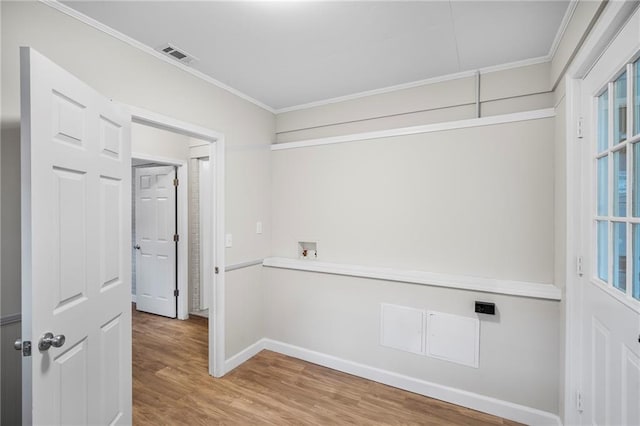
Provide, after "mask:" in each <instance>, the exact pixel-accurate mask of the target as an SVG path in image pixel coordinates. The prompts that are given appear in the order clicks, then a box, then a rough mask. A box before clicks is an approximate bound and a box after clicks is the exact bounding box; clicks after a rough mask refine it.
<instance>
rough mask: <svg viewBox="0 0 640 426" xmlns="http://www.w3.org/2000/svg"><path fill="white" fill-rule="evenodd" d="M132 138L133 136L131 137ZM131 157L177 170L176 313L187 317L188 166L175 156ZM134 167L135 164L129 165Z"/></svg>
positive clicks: (134, 154)
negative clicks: (178, 183)
mask: <svg viewBox="0 0 640 426" xmlns="http://www.w3.org/2000/svg"><path fill="white" fill-rule="evenodd" d="M132 140H133V138H132ZM131 159H136V160H144V161H149V162H154V163H162V164H166V165H168V166H175V167H177V170H178V181H179V182H182V183H183V184H182V185H178V194H177V196H176V201H177V203H178V235H180V239H179V240H178V262H177V265H176V267H177V271H178V311H177V313H176V315H177V317H178V319H179V320H186V319H189V206H188V201H189V195H188V193H187V184H186V183H187V182H188V180H187V179H188V176H187V175H188V166H187V162H186V161H184V160H179V159H176V158H167V157H161V156H158V155H149V154H143V153H140V152H131ZM131 167H132V168H135V166H131Z"/></svg>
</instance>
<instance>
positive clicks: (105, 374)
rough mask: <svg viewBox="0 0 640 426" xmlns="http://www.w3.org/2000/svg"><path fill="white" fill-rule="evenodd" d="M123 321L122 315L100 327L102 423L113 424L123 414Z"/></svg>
mask: <svg viewBox="0 0 640 426" xmlns="http://www.w3.org/2000/svg"><path fill="white" fill-rule="evenodd" d="M121 343H122V321H121V318H120V315H118V316H117V317H116V318H114V319H113V320H111V321H109V322H108V323H107V324H105V325H104V326H102V327H101V329H100V352H101V353H100V359H101V363H100V385H101V386H100V387H101V392H100V395H101V397H102V401H101V409H102V413H101V414H102V415H101V417H102V424H112V423H113V422H114V421H115V420H117V419H118V417H120V416H121V415H122V389H121V384H120V379H121V374H120V372H121V368H122V366H121V365H120V362H121V360H122V344H121Z"/></svg>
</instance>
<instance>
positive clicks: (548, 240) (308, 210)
mask: <svg viewBox="0 0 640 426" xmlns="http://www.w3.org/2000/svg"><path fill="white" fill-rule="evenodd" d="M553 125H554V124H553V119H542V120H534V121H522V122H516V123H507V124H501V125H495V126H484V127H476V128H468V129H460V130H451V131H445V132H437V133H427V134H419V135H412V136H400V137H394V138H386V139H376V140H368V141H360V142H351V143H344V144H337V145H324V146H316V147H310V148H297V149H287V150H279V151H274V153H273V178H272V179H273V232H274V234H273V250H272V253H273V255H274V256H282V257H297V243H298V241H315V240H319V259H320V260H323V261H328V262H342V263H352V264H362V265H372V266H384V267H398V268H406V269H418V270H425V271H430V272H442V273H452V274H459V275H474V276H482V277H491V278H498V279H513V280H521V281H533V282H540V283H552V282H553V174H554V173H553V130H554V127H553Z"/></svg>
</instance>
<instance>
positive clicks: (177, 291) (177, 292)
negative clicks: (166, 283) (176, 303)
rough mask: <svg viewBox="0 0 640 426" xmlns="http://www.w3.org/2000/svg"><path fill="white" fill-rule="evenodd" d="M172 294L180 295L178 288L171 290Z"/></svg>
mask: <svg viewBox="0 0 640 426" xmlns="http://www.w3.org/2000/svg"><path fill="white" fill-rule="evenodd" d="M173 295H174V296H175V297H178V296H180V290H178V289H175V290H173Z"/></svg>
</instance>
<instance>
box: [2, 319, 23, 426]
mask: <svg viewBox="0 0 640 426" xmlns="http://www.w3.org/2000/svg"><path fill="white" fill-rule="evenodd" d="M20 334H21V330H20V323H19V322H17V323H12V324H8V325H3V326H1V327H0V372H1V373H2V380H0V392H1V395H2V396H1V398H0V404H1V405H2V411H1V412H0V424H2V425H19V424H21V413H20V407H21V402H22V383H21V380H20V376H21V374H22V368H21V366H22V356H20V352H18V351H16V350H15V349H14V348H13V342H15V341H16V339H18V338H20Z"/></svg>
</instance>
